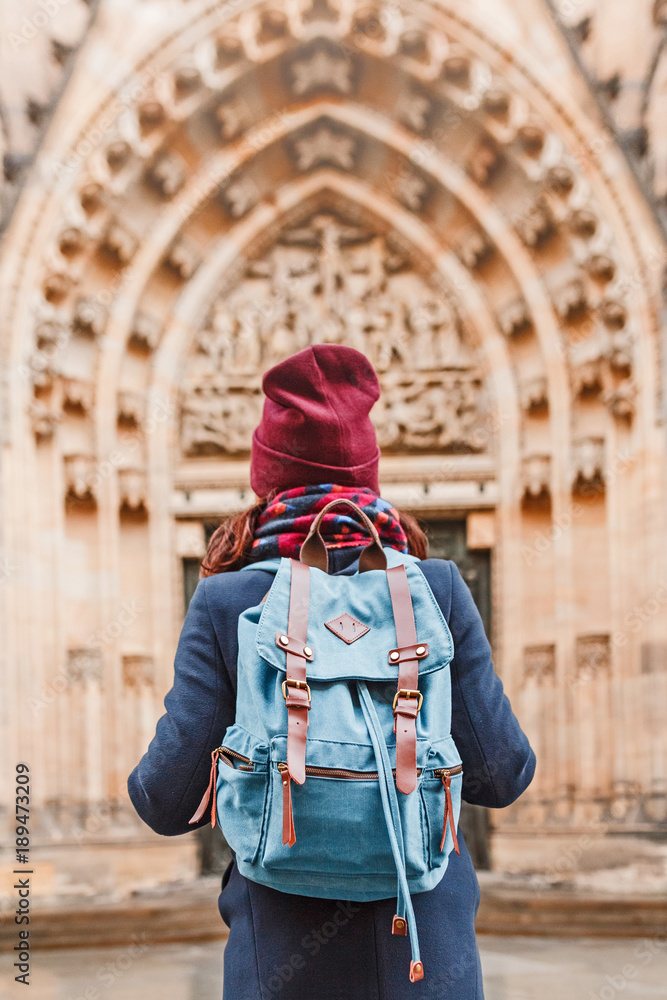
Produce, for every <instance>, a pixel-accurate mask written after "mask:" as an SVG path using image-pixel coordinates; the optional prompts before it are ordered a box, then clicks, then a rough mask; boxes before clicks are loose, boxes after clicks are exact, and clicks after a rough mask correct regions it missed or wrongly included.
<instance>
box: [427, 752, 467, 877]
mask: <svg viewBox="0 0 667 1000" xmlns="http://www.w3.org/2000/svg"><path fill="white" fill-rule="evenodd" d="M462 782H463V767H462V766H461V764H454V765H452V767H446V768H445V767H443V768H437V769H436V770H433V771H428V772H425V774H424V778H423V781H422V782H421V785H420V787H419V791H420V795H421V797H422V802H423V806H424V812H425V815H426V819H427V823H428V859H429V866H430V867H431V868H439V867H440V866H441V865H442V864H443V862H444V861H445V859H446V858H447V857H448V855H449V853H450V851H451V850H452V849H454V850H456V853H457V854H458V837H457V833H456V828H457V826H458V821H459V813H460V811H461V785H462Z"/></svg>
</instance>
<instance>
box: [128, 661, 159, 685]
mask: <svg viewBox="0 0 667 1000" xmlns="http://www.w3.org/2000/svg"><path fill="white" fill-rule="evenodd" d="M154 680H155V662H154V660H153V657H152V656H147V655H144V654H140V653H139V654H133V653H132V654H127V655H125V656H123V684H124V685H125V687H130V688H139V687H150V686H152V684H153V682H154Z"/></svg>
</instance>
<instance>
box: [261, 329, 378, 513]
mask: <svg viewBox="0 0 667 1000" xmlns="http://www.w3.org/2000/svg"><path fill="white" fill-rule="evenodd" d="M262 387H263V389H264V393H265V395H266V399H265V400H264V412H263V414H262V420H261V422H260V424H259V426H258V427H257V429H256V431H255V433H254V434H253V438H252V456H251V460H250V482H251V484H252V488H253V490H254V491H255V493H256V494H257V495H258V496H259V497H265V496H266V495H267V494H268V493H269V492H270V490H273V489H277V490H286V489H290V488H292V487H295V486H315V485H317V484H319V483H336V484H338V485H340V486H360V487H362V486H365V487H368V488H370V489H372V490H374V491H375V492H376V493H378V492H379V485H378V459H379V457H380V449H379V448H378V445H377V440H376V437H375V429H374V427H373V424H372V423H371V420H370V417H369V415H368V414H369V411H370V409H371V407H372V405H373V403H374V402H375V401H376V399H378V398H379V396H380V385H379V383H378V380H377V376H376V374H375V372H374V370H373V366H372V365H371V363H370V361H369V360H368V359H367V358H366V357H364V355H363V354H361V353H360V352H359V351H355V350H354V349H353V348H351V347H343V346H342V345H340V344H315V345H314V346H313V347H307V348H306V349H305V350H304V351H299V353H298V354H293V355H292V357H291V358H287V360H285V361H282V362H281V363H280V364H279V365H276V366H275V367H274V368H271V369H270V370H269V371H268V372H267V373H266V374H265V376H264V379H263V382H262Z"/></svg>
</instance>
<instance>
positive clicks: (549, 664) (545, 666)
mask: <svg viewBox="0 0 667 1000" xmlns="http://www.w3.org/2000/svg"><path fill="white" fill-rule="evenodd" d="M555 673H556V647H555V646H554V645H553V644H551V643H546V644H543V645H537V646H525V647H524V651H523V675H524V680H528V679H529V678H533V679H534V680H536V681H537V682H538V683H540V682H542V681H544V680H546V679H549V678H553V677H554V675H555Z"/></svg>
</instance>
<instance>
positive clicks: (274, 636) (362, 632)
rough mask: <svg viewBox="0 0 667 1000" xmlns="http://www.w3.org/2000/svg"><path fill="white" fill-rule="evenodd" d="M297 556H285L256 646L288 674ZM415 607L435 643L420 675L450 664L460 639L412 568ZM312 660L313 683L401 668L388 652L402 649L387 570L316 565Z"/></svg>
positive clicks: (389, 675)
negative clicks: (286, 642)
mask: <svg viewBox="0 0 667 1000" xmlns="http://www.w3.org/2000/svg"><path fill="white" fill-rule="evenodd" d="M290 572H291V566H290V560H289V559H282V560H281V563H280V568H279V569H278V573H277V574H276V578H275V580H274V583H273V586H272V587H271V591H270V593H269V596H268V597H267V599H266V602H265V604H264V608H263V610H262V613H261V616H260V619H259V624H258V628H257V635H256V640H255V642H256V648H257V652H258V653H259V655H260V656H261V657H262V659H263V660H264V661H265V662H267V663H269V664H270V665H271V666H272V667H274V668H275V669H276V670H278V671H280V672H281V673H283V674H285V673H286V656H285V647H284V646H281V645H280V644H279V641H278V637H279V636H281V635H287V622H288V616H289V595H290ZM406 572H407V575H408V580H409V584H410V593H411V595H412V604H413V609H414V616H415V624H416V630H417V640H418V643H419V644H422V645H425V646H426V647H427V648H428V655H427V656H425V657H424V658H423V659H421V660H420V662H419V676H420V677H421V676H422V675H423V674H429V673H432V672H433V671H435V670H440V669H442V668H443V667H446V666H447V665H448V664H449V663H450V662H451V660H452V657H453V655H454V643H453V641H452V636H451V633H450V631H449V627H448V626H447V622H446V621H445V619H444V617H443V615H442V612H441V610H440V607H439V605H438V603H437V602H436V600H435V598H434V596H433V593H432V591H431V588H430V587H429V585H428V583H427V581H426V578H425V577H424V575H423V573H422V572H421V570H420V569H419V568H418V566H417V565H415V564H414V563H410V564H408V565H406ZM310 579H311V583H310V606H309V611H308V646H309V647H310V649H311V650H312V660H309V662H308V664H307V674H308V680H309V681H315V682H317V681H325V682H326V681H341V680H348V681H356V680H365V681H388V682H389V681H390V682H393V683H394V684H395V683H396V678H397V674H398V668H397V665H396V664H395V663H392V662H390V660H389V652H390V650H391V649H393V648H394V647H395V646H396V629H395V625H394V618H393V614H392V605H391V598H390V594H389V586H388V583H387V574H386V572H385V571H384V570H369V571H368V572H366V573H363V574H356V575H354V576H343V575H339V576H328V575H327V574H326V573H324V572H322V571H321V570H318V569H314V568H311V570H310Z"/></svg>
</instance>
